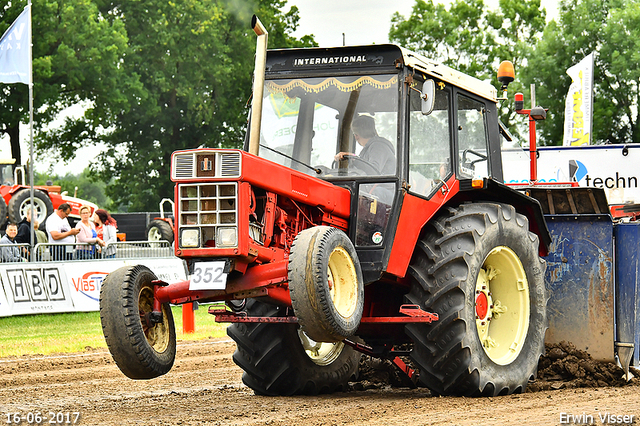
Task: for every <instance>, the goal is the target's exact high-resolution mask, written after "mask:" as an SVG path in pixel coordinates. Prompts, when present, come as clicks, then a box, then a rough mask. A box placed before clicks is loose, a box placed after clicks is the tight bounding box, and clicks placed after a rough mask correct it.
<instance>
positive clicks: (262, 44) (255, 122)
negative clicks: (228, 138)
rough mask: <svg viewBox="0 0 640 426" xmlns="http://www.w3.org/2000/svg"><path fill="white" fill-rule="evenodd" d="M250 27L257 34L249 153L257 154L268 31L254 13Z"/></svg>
mask: <svg viewBox="0 0 640 426" xmlns="http://www.w3.org/2000/svg"><path fill="white" fill-rule="evenodd" d="M251 28H253V31H254V32H255V33H256V35H257V36H258V40H257V41H256V65H255V70H254V75H253V102H252V103H251V129H250V130H249V153H251V154H254V155H258V151H259V150H260V125H261V123H262V96H263V93H264V73H265V68H266V66H267V39H268V36H269V33H268V32H267V29H266V28H265V27H264V25H262V22H260V19H258V17H257V16H256V15H253V18H251Z"/></svg>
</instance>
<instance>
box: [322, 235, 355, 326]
mask: <svg viewBox="0 0 640 426" xmlns="http://www.w3.org/2000/svg"><path fill="white" fill-rule="evenodd" d="M327 275H328V276H327V280H328V285H329V294H330V295H331V301H332V302H333V306H334V307H335V308H336V311H338V313H339V314H340V315H341V316H342V317H343V318H350V317H351V316H352V315H353V314H354V313H355V311H356V307H357V302H358V274H357V273H356V267H355V265H354V264H353V260H352V259H351V256H349V253H348V252H347V251H346V250H345V249H343V248H342V247H336V248H335V249H333V251H332V252H331V256H329V267H328V268H327Z"/></svg>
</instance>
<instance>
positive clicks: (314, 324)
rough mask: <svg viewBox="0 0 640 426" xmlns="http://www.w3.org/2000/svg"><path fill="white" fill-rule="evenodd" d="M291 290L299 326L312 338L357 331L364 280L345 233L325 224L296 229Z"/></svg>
mask: <svg viewBox="0 0 640 426" xmlns="http://www.w3.org/2000/svg"><path fill="white" fill-rule="evenodd" d="M289 293H290V295H291V305H292V307H293V312H294V313H295V314H296V316H297V317H298V321H299V323H300V328H301V329H302V331H304V332H305V333H306V334H307V335H308V336H309V337H310V338H311V339H313V340H314V341H316V342H338V341H341V340H344V339H345V338H346V337H349V336H352V335H354V334H355V332H356V330H357V329H358V327H359V326H360V319H361V318H362V311H363V309H364V284H363V282H362V270H361V269H360V262H359V260H358V255H357V254H356V250H355V248H354V246H353V244H352V243H351V240H349V238H348V237H347V235H346V234H345V233H344V232H342V231H341V230H339V229H336V228H332V227H329V226H316V227H313V228H309V229H305V230H304V231H302V232H300V233H299V234H298V235H297V236H296V238H295V239H294V241H293V244H292V245H291V253H290V255H289Z"/></svg>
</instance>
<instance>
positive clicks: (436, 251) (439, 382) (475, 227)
mask: <svg viewBox="0 0 640 426" xmlns="http://www.w3.org/2000/svg"><path fill="white" fill-rule="evenodd" d="M514 224H515V226H514ZM496 227H498V228H499V229H497V230H496ZM528 229H529V227H528V220H527V218H526V217H525V216H522V215H520V214H517V213H516V211H515V209H514V208H513V207H512V206H510V205H506V204H499V203H470V204H463V205H461V206H459V207H458V208H448V209H446V210H445V211H444V212H443V214H441V216H439V217H438V218H436V219H435V220H434V221H432V223H431V224H430V225H429V227H428V229H427V231H426V233H425V234H424V236H423V237H422V238H421V239H420V240H419V243H418V244H417V246H416V250H415V252H414V255H413V257H412V260H411V265H410V268H409V271H408V275H409V276H410V277H411V279H412V282H413V284H412V286H411V291H410V292H409V293H408V294H407V300H408V302H409V303H414V304H419V305H421V306H422V307H423V308H425V309H426V310H428V311H432V312H437V313H438V314H439V315H440V318H439V320H438V321H436V322H434V323H433V324H430V325H423V324H410V325H408V326H407V327H406V332H407V335H408V336H409V337H410V338H411V339H412V340H413V341H414V350H413V351H412V355H411V357H412V359H413V361H414V362H415V363H416V364H417V365H418V366H419V369H420V382H421V383H422V384H423V385H425V386H427V387H429V388H430V389H431V390H432V391H433V392H434V393H436V394H441V395H463V396H481V395H485V396H494V395H499V394H511V393H519V392H523V391H524V389H525V387H526V384H527V381H528V380H529V379H530V378H531V377H533V376H535V372H536V368H537V363H538V359H539V357H540V355H541V354H542V353H543V350H544V334H545V332H546V300H547V298H546V295H545V294H544V280H543V275H544V270H545V267H546V264H545V262H544V261H543V260H542V259H540V258H539V257H538V255H537V249H538V237H537V236H536V235H535V234H533V233H531V232H530V231H529V230H528ZM513 230H516V231H515V232H520V233H521V234H522V235H526V236H527V237H524V238H528V239H529V240H530V241H529V243H530V244H529V246H528V248H527V250H535V258H536V259H537V261H534V262H537V264H535V265H532V266H531V268H532V269H531V270H533V271H535V273H534V274H532V275H534V276H533V277H531V276H530V277H529V281H530V292H536V294H535V295H534V296H533V297H532V296H531V295H530V300H532V303H533V304H534V305H535V306H532V307H531V309H532V316H531V319H530V326H529V333H528V335H527V341H526V342H525V345H527V344H529V342H531V343H530V344H531V345H532V346H533V347H531V348H528V350H529V351H530V352H532V353H531V354H528V355H527V356H524V355H523V354H522V353H521V355H519V356H518V359H517V360H516V361H517V362H518V365H517V366H514V367H509V366H506V367H505V368H504V369H503V370H504V371H507V370H508V371H507V374H506V376H507V378H506V379H504V378H501V379H494V378H492V377H488V376H489V375H490V373H489V374H483V373H486V370H487V369H488V368H489V367H490V368H494V367H491V366H487V365H479V364H482V363H481V362H478V355H474V354H473V353H472V350H471V347H470V343H469V342H470V339H474V338H475V339H477V332H476V329H475V323H474V324H467V320H465V319H464V318H462V317H461V316H462V310H463V309H464V308H465V304H468V303H469V302H468V300H467V297H466V296H465V293H464V290H463V288H462V286H463V285H464V282H465V281H466V280H467V277H468V274H469V269H470V265H469V262H470V260H469V259H470V257H471V255H472V254H473V253H474V252H475V251H476V250H477V247H479V246H481V245H482V242H481V241H482V239H483V236H484V234H485V233H487V232H493V233H495V232H498V233H502V232H505V233H507V234H509V233H513V232H514V231H513ZM517 230H519V231H517ZM524 238H523V239H524ZM523 244H524V245H526V244H527V243H523ZM527 256H529V257H530V258H533V256H532V254H531V252H528V254H527ZM525 268H526V266H525ZM540 293H541V294H540ZM469 322H471V321H469ZM471 346H473V345H471ZM525 349H527V348H524V349H523V350H522V352H524V351H525ZM480 351H482V348H480ZM483 355H484V354H480V358H482V356H483ZM485 358H487V361H488V362H489V363H491V361H489V360H488V357H486V356H485ZM521 358H522V360H521ZM534 359H535V361H532V360H534ZM516 361H514V363H515V362H516ZM491 364H492V363H491ZM494 365H495V364H494ZM516 368H520V369H526V370H527V371H525V372H524V373H522V372H520V373H518V374H513V373H509V371H513V370H515V369H516ZM509 369H510V370H509ZM501 371H502V370H501ZM504 371H503V372H504Z"/></svg>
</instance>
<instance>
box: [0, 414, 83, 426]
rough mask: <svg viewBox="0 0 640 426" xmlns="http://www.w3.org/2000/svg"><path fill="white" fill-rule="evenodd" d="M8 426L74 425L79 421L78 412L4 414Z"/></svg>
mask: <svg viewBox="0 0 640 426" xmlns="http://www.w3.org/2000/svg"><path fill="white" fill-rule="evenodd" d="M4 420H5V422H4V423H5V424H8V425H21V424H23V425H75V424H78V422H79V421H80V412H77V411H75V412H71V411H44V412H42V411H27V412H19V411H16V412H13V413H4Z"/></svg>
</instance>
